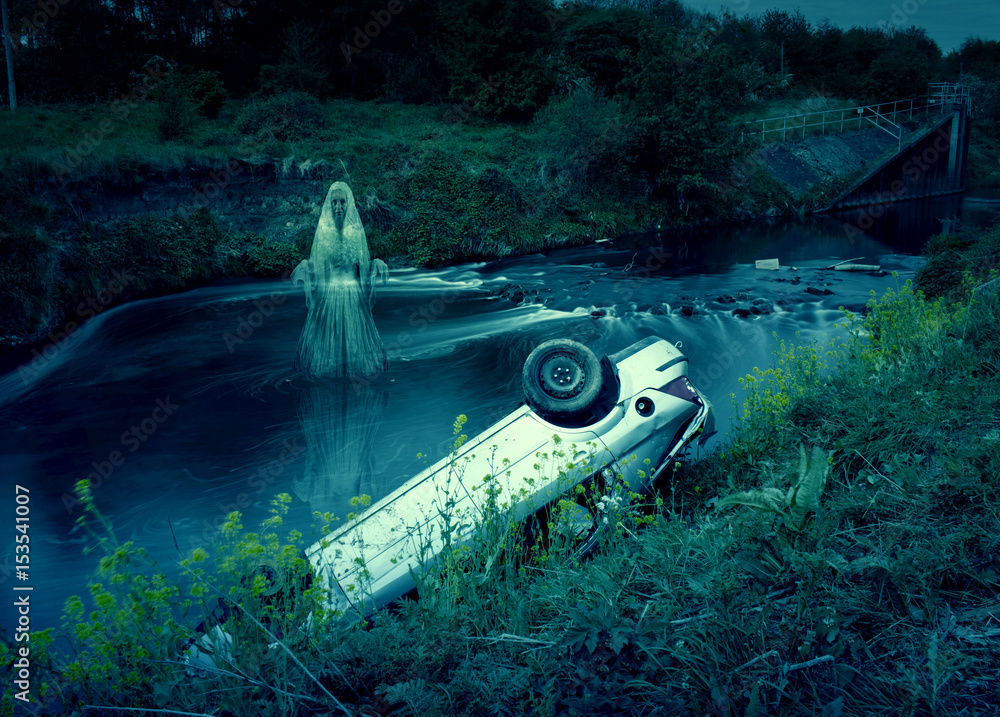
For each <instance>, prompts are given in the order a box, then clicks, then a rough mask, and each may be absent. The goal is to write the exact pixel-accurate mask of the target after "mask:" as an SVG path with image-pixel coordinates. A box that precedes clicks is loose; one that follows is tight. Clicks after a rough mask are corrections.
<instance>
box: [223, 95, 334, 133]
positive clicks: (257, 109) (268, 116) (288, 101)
mask: <svg viewBox="0 0 1000 717" xmlns="http://www.w3.org/2000/svg"><path fill="white" fill-rule="evenodd" d="M323 126H324V121H323V114H322V112H321V111H320V105H319V101H318V100H317V99H316V98H315V97H313V96H311V95H307V94H305V93H304V92H283V93H281V94H279V95H275V96H274V97H269V98H267V99H264V100H250V101H249V102H248V103H247V104H245V105H244V106H243V109H241V110H240V113H239V115H238V116H237V117H236V120H235V121H234V122H233V129H234V130H235V131H236V133H237V134H239V135H242V136H244V137H247V136H253V137H258V138H260V137H266V138H268V139H271V140H276V141H279V142H295V141H299V140H303V139H307V138H309V137H312V136H313V135H314V134H316V132H317V131H319V130H320V129H322V128H323Z"/></svg>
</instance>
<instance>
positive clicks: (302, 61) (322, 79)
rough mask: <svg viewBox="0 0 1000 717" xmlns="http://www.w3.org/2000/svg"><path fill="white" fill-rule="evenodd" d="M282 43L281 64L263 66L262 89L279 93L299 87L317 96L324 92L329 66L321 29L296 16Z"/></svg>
mask: <svg viewBox="0 0 1000 717" xmlns="http://www.w3.org/2000/svg"><path fill="white" fill-rule="evenodd" d="M282 43H283V45H284V47H283V48H282V52H281V62H280V64H277V65H262V66H261V68H260V79H259V86H260V90H261V92H263V93H264V94H265V95H278V94H281V93H282V92H286V91H288V90H295V91H297V92H303V93H306V94H309V95H313V96H321V95H322V94H324V93H325V91H326V90H327V82H328V80H329V70H328V63H327V62H326V54H327V51H326V48H324V47H323V43H322V41H321V37H320V32H319V30H318V29H317V28H316V27H315V26H313V25H312V24H311V23H307V22H305V21H303V20H302V19H296V20H294V21H293V22H292V24H291V25H289V26H288V27H287V28H285V32H284V34H283V35H282Z"/></svg>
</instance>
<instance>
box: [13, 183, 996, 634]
mask: <svg viewBox="0 0 1000 717" xmlns="http://www.w3.org/2000/svg"><path fill="white" fill-rule="evenodd" d="M997 206H998V202H997V201H996V200H985V199H984V200H971V201H970V200H966V201H965V202H962V201H961V199H960V198H950V199H943V200H937V201H928V202H920V203H911V204H909V205H899V206H897V207H894V208H892V209H891V210H889V211H887V212H885V213H884V214H883V215H882V216H880V217H879V218H877V219H876V220H874V222H871V221H869V220H868V219H866V218H865V217H864V216H863V215H858V214H855V215H849V216H843V217H840V218H832V217H804V218H798V219H782V220H780V221H774V222H766V221H761V222H757V223H754V224H751V225H747V226H738V227H724V228H719V227H714V228H711V229H703V230H697V231H690V232H686V233H684V234H674V235H670V236H665V235H649V236H639V237H631V238H622V239H619V240H616V241H615V242H613V243H612V242H608V243H604V244H600V245H597V246H592V247H586V248H576V249H561V250H554V251H551V252H547V253H546V254H539V255H535V256H527V257H518V258H512V259H509V260H504V261H500V262H493V263H488V264H466V265H462V266H456V267H450V268H445V269H441V270H436V271H431V270H414V269H409V270H398V271H395V272H393V274H392V277H391V279H390V281H389V284H388V285H387V286H386V287H384V288H382V289H381V290H380V292H379V294H378V299H377V304H376V306H375V309H374V316H375V321H376V324H377V325H378V327H379V330H380V332H381V334H382V337H383V341H384V342H385V344H386V346H387V349H388V351H389V358H390V368H389V370H388V372H387V373H386V374H385V375H383V376H382V377H380V378H379V379H377V380H374V381H365V380H358V381H354V382H344V383H343V384H341V385H338V386H336V387H332V388H331V387H325V388H316V387H311V386H309V385H308V384H305V383H304V382H302V381H301V380H300V379H297V378H295V377H294V376H293V374H292V371H291V365H292V361H293V358H294V355H295V349H296V343H297V340H298V335H299V332H300V331H301V328H302V325H303V321H304V317H305V305H304V301H303V298H302V296H301V293H300V291H297V290H296V289H295V288H294V287H293V286H292V285H291V284H290V283H289V282H288V281H280V280H275V281H258V282H242V283H231V284H221V285H217V286H212V287H208V288H202V289H198V290H195V291H190V292H187V293H183V294H178V295H174V296H168V297H163V298H158V299H149V300H144V301H137V302H133V303H130V304H127V305H123V306H111V307H110V308H108V309H107V310H105V311H103V312H102V313H100V314H99V315H98V316H97V317H96V318H94V319H93V320H91V321H89V322H87V323H86V324H85V325H84V326H83V327H82V328H80V329H78V330H76V331H73V332H72V333H71V334H70V336H69V338H68V339H66V340H63V341H61V342H58V343H53V344H52V345H50V346H49V347H39V350H40V358H36V359H34V360H33V361H30V362H25V363H22V364H21V365H20V366H14V367H12V368H10V370H8V371H7V372H6V373H5V374H3V375H0V463H2V466H3V468H4V471H3V474H4V478H3V481H4V484H5V486H6V488H5V490H7V491H8V492H9V494H10V495H11V496H13V493H14V486H15V484H16V485H20V486H23V487H25V488H27V489H28V490H29V491H30V493H29V494H28V495H29V496H30V503H29V507H30V533H29V535H30V539H31V542H30V548H31V551H30V567H29V569H28V571H27V572H28V580H26V581H21V580H18V578H17V576H16V574H15V572H14V567H15V543H14V536H15V533H14V531H13V530H12V528H11V527H5V528H3V532H2V533H0V536H2V537H0V585H2V586H3V587H2V589H4V590H7V589H10V588H12V587H13V586H14V585H19V586H26V585H30V586H32V587H33V592H32V598H31V605H32V612H31V620H32V623H31V624H32V629H33V630H36V629H42V628H44V627H50V626H54V625H58V624H59V622H60V613H61V609H62V605H63V602H64V601H65V599H66V598H67V597H68V596H70V595H73V594H81V595H82V594H84V593H85V591H86V583H87V580H88V578H89V577H90V576H91V574H92V573H93V571H94V568H95V566H96V560H97V557H98V556H97V554H91V555H90V556H89V557H85V556H83V552H82V551H83V550H84V548H85V547H86V546H88V545H90V544H92V542H93V540H92V539H91V538H89V537H88V536H87V534H86V532H85V531H83V530H81V529H80V528H79V527H77V526H76V525H75V520H76V518H77V517H78V516H79V515H80V512H81V511H80V508H79V506H78V505H76V503H75V500H74V498H73V496H72V491H73V486H74V484H75V483H76V481H78V480H79V479H81V478H83V477H86V476H88V475H89V476H90V478H91V480H92V482H93V484H94V485H95V489H94V499H95V501H96V503H97V505H98V507H99V508H100V509H101V510H102V511H103V512H104V513H105V514H106V515H107V516H108V517H109V518H110V519H111V522H112V523H113V525H114V529H115V532H116V535H117V537H118V539H119V540H120V541H125V540H133V541H136V542H137V543H139V544H142V545H144V546H146V547H147V548H148V549H149V550H150V552H151V554H152V555H153V557H154V558H156V559H157V560H158V561H159V562H160V563H161V565H163V566H164V568H165V569H166V570H167V572H170V573H175V572H176V568H175V567H174V565H175V561H176V560H178V559H179V557H180V555H182V554H184V555H186V554H187V553H189V552H190V550H191V549H192V548H195V547H198V546H205V547H209V546H210V544H211V541H212V539H213V538H214V536H215V534H216V533H217V529H218V526H219V525H220V524H221V522H222V520H223V519H224V517H225V515H226V514H227V513H228V512H230V511H231V510H237V509H238V510H241V511H243V513H244V516H245V517H244V525H247V526H254V525H256V524H257V522H258V521H259V520H260V519H261V518H263V517H266V515H267V510H268V507H269V502H270V500H271V498H272V497H273V495H274V494H276V493H282V492H283V493H289V494H291V495H292V496H293V502H292V505H291V510H290V513H289V517H288V519H287V522H288V524H289V525H293V526H296V527H298V528H299V529H301V530H302V531H303V532H304V533H305V534H306V536H307V538H311V537H318V536H315V528H314V525H315V522H314V520H313V519H312V512H313V511H331V512H333V513H335V514H336V515H338V516H341V517H343V516H345V515H346V514H347V513H348V512H349V511H350V510H351V506H350V499H351V497H353V496H355V495H359V494H368V495H370V496H371V497H372V498H373V499H374V500H377V499H378V498H379V497H381V496H383V495H385V494H386V493H388V492H390V491H391V490H393V488H395V487H396V486H398V485H400V484H401V483H403V482H404V481H405V480H406V479H408V478H409V477H410V476H412V475H414V474H415V473H417V472H419V471H420V470H421V469H422V468H423V467H424V466H425V465H427V464H428V462H434V461H436V460H437V459H439V458H440V457H442V456H444V455H446V453H447V451H448V447H449V445H450V442H451V440H452V424H453V423H454V421H455V418H456V417H457V416H458V415H459V414H464V415H466V416H467V417H468V423H467V424H466V426H465V429H464V432H465V433H467V434H469V435H470V436H473V435H475V434H476V433H478V432H479V431H480V430H482V429H483V428H485V427H487V426H488V425H490V424H491V423H493V422H494V421H496V420H498V419H499V418H501V417H502V416H504V415H506V413H507V412H509V411H510V410H512V409H513V408H515V407H516V406H518V405H519V403H520V402H521V400H522V396H521V388H520V373H521V365H522V363H523V361H524V358H525V357H526V356H527V354H528V353H529V352H530V350H531V349H532V348H533V347H534V346H535V345H536V344H538V343H540V342H542V341H544V340H547V339H550V338H557V337H571V338H575V339H577V340H580V341H582V342H584V343H586V344H587V345H589V346H590V347H591V348H593V349H594V350H595V351H596V352H598V354H599V355H600V354H601V353H612V352H614V351H617V350H619V349H621V348H623V347H625V346H627V345H629V344H631V343H632V342H634V341H636V340H638V339H640V338H643V337H646V336H650V335H658V336H662V337H664V338H666V339H668V340H670V341H671V342H676V341H680V342H682V347H683V350H684V352H685V353H686V354H687V355H688V357H689V359H690V367H691V377H692V380H693V381H694V383H695V385H697V386H698V387H699V388H700V389H701V390H702V391H703V392H705V393H706V394H708V396H709V397H710V398H711V399H712V400H713V402H714V403H715V406H716V411H717V418H718V426H719V428H720V433H719V436H717V437H716V438H714V439H712V441H710V442H709V445H708V446H706V449H707V450H712V448H713V446H715V447H717V446H719V445H720V444H721V442H722V441H723V440H724V436H725V433H726V431H727V428H728V426H729V422H730V419H731V416H732V412H733V408H732V400H731V398H730V394H731V393H734V392H737V391H738V384H737V379H738V378H739V377H740V376H743V375H745V374H747V373H748V372H750V370H751V369H752V368H753V367H754V366H761V367H764V366H767V365H768V364H769V363H770V361H771V354H772V350H773V347H774V345H775V343H776V339H775V338H774V335H776V336H777V337H778V338H779V339H780V338H786V339H787V338H793V337H794V336H795V334H796V333H799V334H800V336H799V340H808V339H810V338H813V337H816V338H822V337H823V335H825V334H828V333H830V332H831V331H834V330H836V329H834V328H833V327H832V326H833V324H834V323H835V322H837V321H839V320H840V319H841V318H842V312H841V311H840V309H839V307H841V306H844V307H848V308H850V309H852V310H859V309H861V308H862V307H863V306H864V304H865V302H866V301H867V300H868V298H869V292H870V291H875V292H876V293H878V294H881V293H882V292H883V291H884V290H885V289H887V288H889V287H895V286H897V285H900V284H902V283H903V282H904V281H905V280H906V279H907V278H910V277H912V276H913V275H914V273H915V272H916V270H918V269H919V267H920V266H921V265H922V260H921V259H920V258H919V253H920V250H921V247H922V245H923V243H924V242H925V241H926V238H927V237H928V236H930V235H931V234H934V233H937V232H940V231H941V230H942V228H943V227H944V228H949V227H954V226H955V221H956V220H958V219H962V220H964V221H965V222H968V223H972V224H981V223H984V222H985V221H987V217H988V216H990V215H991V213H992V212H993V211H995V210H996V209H997ZM859 227H865V230H864V231H863V232H862V231H861V230H860V229H859ZM774 258H777V259H778V260H779V262H780V265H781V267H782V268H781V269H780V270H778V271H765V270H757V269H755V268H754V261H755V260H756V259H774ZM845 259H855V260H856V261H857V262H859V263H871V264H880V265H881V266H882V267H883V268H884V269H885V270H887V271H888V272H893V271H895V272H898V277H896V278H894V277H893V276H891V274H885V275H875V274H872V273H848V272H831V271H824V270H823V267H826V266H827V265H829V264H832V263H834V262H838V261H842V260H845ZM809 287H813V288H814V289H815V290H817V291H820V292H823V291H830V292H832V293H829V294H825V293H823V294H822V295H816V294H815V293H809V292H807V291H806V289H808V288H809ZM738 309H744V310H746V312H750V313H749V316H747V317H745V318H744V317H740V316H737V315H734V310H738ZM756 312H759V313H756ZM418 454H422V455H423V457H418ZM3 505H4V506H7V508H6V509H5V510H6V514H7V516H8V522H7V523H6V525H8V526H13V524H14V500H13V498H10V499H5V500H4V501H3ZM11 594H12V593H11ZM4 604H8V601H7V600H6V599H5V600H4ZM14 624H15V616H14V614H13V611H8V610H7V609H6V608H5V609H4V620H3V627H4V628H5V629H6V630H7V631H8V635H12V634H13V626H14Z"/></svg>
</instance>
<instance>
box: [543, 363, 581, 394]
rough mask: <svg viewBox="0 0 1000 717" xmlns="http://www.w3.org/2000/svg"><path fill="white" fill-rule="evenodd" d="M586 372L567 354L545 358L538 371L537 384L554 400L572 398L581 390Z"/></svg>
mask: <svg viewBox="0 0 1000 717" xmlns="http://www.w3.org/2000/svg"><path fill="white" fill-rule="evenodd" d="M586 380H587V371H586V369H585V368H584V366H583V364H582V363H581V362H580V361H579V360H578V359H577V358H576V357H574V356H572V355H570V354H568V353H557V354H553V355H552V356H549V357H547V358H546V359H545V360H544V361H543V362H542V365H541V368H540V369H539V371H538V383H539V385H540V386H541V389H542V391H543V392H544V393H545V395H546V396H550V397H551V398H556V399H567V398H573V396H576V395H577V394H579V393H580V392H581V391H582V390H583V386H584V384H585V383H586Z"/></svg>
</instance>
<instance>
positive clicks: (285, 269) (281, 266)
mask: <svg viewBox="0 0 1000 717" xmlns="http://www.w3.org/2000/svg"><path fill="white" fill-rule="evenodd" d="M302 259H303V253H302V251H301V250H300V248H299V247H298V246H296V245H295V244H292V243H291V242H285V241H276V240H275V239H272V238H271V237H268V236H265V235H263V234H253V233H251V234H247V235H246V237H245V244H244V246H243V250H242V260H243V265H244V266H245V267H246V270H247V273H249V274H250V275H251V276H259V277H275V276H286V275H288V274H289V273H290V272H291V271H292V269H294V268H295V266H296V265H297V264H298V263H299V262H300V261H302Z"/></svg>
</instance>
